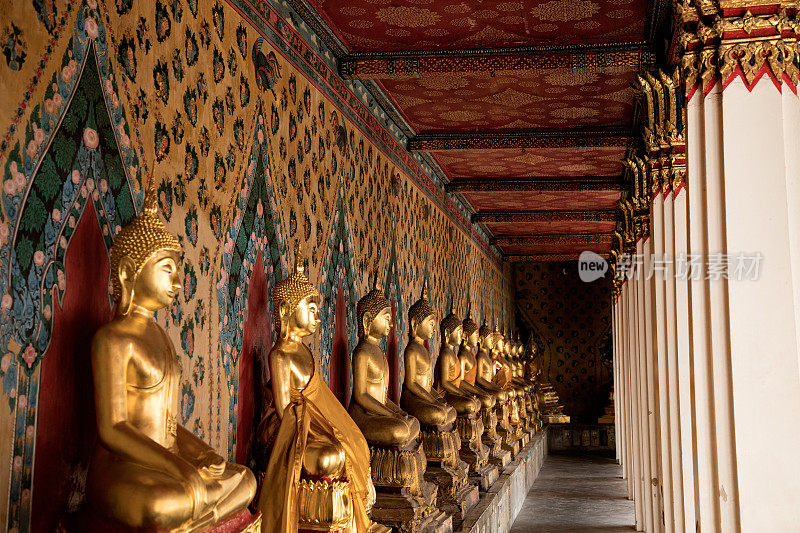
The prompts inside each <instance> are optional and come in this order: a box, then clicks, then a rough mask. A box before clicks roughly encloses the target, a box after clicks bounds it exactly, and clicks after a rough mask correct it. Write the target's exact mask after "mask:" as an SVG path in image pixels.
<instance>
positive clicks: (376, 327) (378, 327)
mask: <svg viewBox="0 0 800 533" xmlns="http://www.w3.org/2000/svg"><path fill="white" fill-rule="evenodd" d="M391 329H392V310H391V309H389V308H388V307H384V308H383V309H381V312H380V313H378V314H377V315H376V316H375V318H373V319H372V323H371V324H370V325H369V336H370V337H375V338H376V339H382V338H384V337H386V336H387V335H388V334H389V331H390V330H391Z"/></svg>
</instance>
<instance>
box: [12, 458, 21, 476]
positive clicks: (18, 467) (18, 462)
mask: <svg viewBox="0 0 800 533" xmlns="http://www.w3.org/2000/svg"><path fill="white" fill-rule="evenodd" d="M11 468H12V469H13V470H14V473H15V474H19V473H20V472H22V457H21V456H19V455H16V456H14V462H13V466H12V467H11Z"/></svg>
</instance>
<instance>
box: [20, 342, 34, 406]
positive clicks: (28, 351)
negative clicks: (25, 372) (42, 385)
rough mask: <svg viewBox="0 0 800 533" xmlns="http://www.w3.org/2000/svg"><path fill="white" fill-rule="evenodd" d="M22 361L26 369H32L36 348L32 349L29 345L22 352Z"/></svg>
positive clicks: (31, 345)
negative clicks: (26, 366)
mask: <svg viewBox="0 0 800 533" xmlns="http://www.w3.org/2000/svg"><path fill="white" fill-rule="evenodd" d="M22 360H23V361H25V364H26V365H28V368H30V367H32V366H33V363H35V362H36V348H34V347H33V344H29V345H28V347H27V348H25V351H24V352H22ZM20 401H22V398H20Z"/></svg>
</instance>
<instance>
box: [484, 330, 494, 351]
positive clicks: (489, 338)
mask: <svg viewBox="0 0 800 533" xmlns="http://www.w3.org/2000/svg"><path fill="white" fill-rule="evenodd" d="M483 346H485V347H486V349H487V350H494V335H492V334H491V333H490V334H488V335H486V336H485V337H483Z"/></svg>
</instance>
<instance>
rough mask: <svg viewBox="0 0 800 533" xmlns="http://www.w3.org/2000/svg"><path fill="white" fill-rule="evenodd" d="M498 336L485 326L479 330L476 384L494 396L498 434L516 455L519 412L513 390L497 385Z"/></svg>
mask: <svg viewBox="0 0 800 533" xmlns="http://www.w3.org/2000/svg"><path fill="white" fill-rule="evenodd" d="M495 339H496V335H495V334H494V332H492V330H490V329H489V327H488V326H487V325H486V323H485V322H484V324H483V325H482V326H481V327H480V329H479V330H478V353H477V355H476V356H475V359H476V361H477V373H476V377H475V384H476V385H477V386H479V387H480V388H482V389H483V390H485V391H487V392H489V393H491V394H492V395H494V397H495V399H496V400H497V403H496V404H495V413H496V414H497V434H498V435H499V436H500V437H501V438H502V439H503V448H504V449H506V450H508V451H510V452H511V453H512V454H516V453H517V452H518V451H519V441H518V439H517V438H516V437H514V435H513V433H512V428H511V422H512V417H515V420H514V422H515V423H516V420H518V416H519V412H518V410H517V409H516V404H515V399H514V398H515V396H516V393H515V391H514V390H513V389H506V388H503V387H501V386H499V385H497V384H496V381H497V380H496V379H495V374H496V370H497V365H496V362H495V360H494V358H493V357H492V351H493V349H494V342H495Z"/></svg>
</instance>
